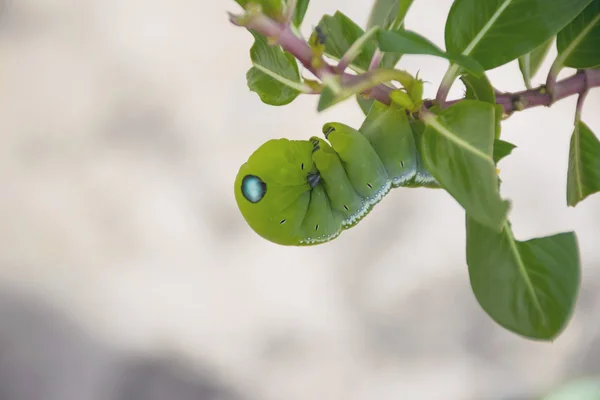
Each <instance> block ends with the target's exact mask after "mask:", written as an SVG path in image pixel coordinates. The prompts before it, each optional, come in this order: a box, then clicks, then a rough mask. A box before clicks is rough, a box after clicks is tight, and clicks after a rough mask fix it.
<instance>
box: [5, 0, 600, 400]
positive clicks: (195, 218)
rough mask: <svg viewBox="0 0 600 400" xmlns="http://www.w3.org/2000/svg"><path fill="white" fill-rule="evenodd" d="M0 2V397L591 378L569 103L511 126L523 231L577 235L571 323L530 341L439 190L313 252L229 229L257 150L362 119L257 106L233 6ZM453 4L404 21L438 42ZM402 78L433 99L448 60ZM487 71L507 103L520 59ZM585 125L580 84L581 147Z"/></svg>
mask: <svg viewBox="0 0 600 400" xmlns="http://www.w3.org/2000/svg"><path fill="white" fill-rule="evenodd" d="M0 4H1V7H2V8H1V9H2V12H1V14H0V51H1V53H0V55H1V57H0V187H1V189H0V190H1V192H0V193H1V196H0V221H1V224H0V243H2V246H0V399H1V400H41V399H44V400H55V399H56V400H59V399H60V400H95V399H106V400H121V399H123V400H125V399H127V400H131V399H134V400H135V399H140V400H147V399H157V400H158V399H170V400H188V399H225V398H227V399H230V398H243V399H260V400H325V399H327V400H329V399H332V400H333V399H343V400H359V399H360V400H363V399H378V400H387V399H390V400H391V399H399V398H406V399H448V400H449V399H474V400H475V399H504V400H508V399H511V400H516V399H531V398H532V397H533V396H536V395H538V394H540V393H543V392H545V391H547V390H549V389H551V388H552V387H554V386H556V385H558V384H560V383H562V382H564V381H566V380H569V379H571V378H574V377H579V376H584V375H594V374H600V348H599V346H600V291H599V289H600V281H599V280H598V278H599V274H600V250H599V249H598V239H599V238H600V223H599V222H600V196H595V197H591V198H589V199H587V200H585V201H584V202H583V203H582V204H581V205H580V206H578V207H577V208H576V209H568V208H567V207H566V200H565V182H566V168H567V159H568V143H569V138H570V133H571V130H572V119H573V110H574V106H575V98H571V99H567V100H564V101H562V102H560V103H558V104H556V105H554V106H553V107H552V108H551V109H548V108H539V109H534V110H529V111H527V112H525V113H522V114H517V115H514V116H513V117H512V118H510V120H508V121H507V122H506V123H505V124H504V131H503V136H504V138H506V139H507V140H509V141H512V142H514V143H516V144H517V145H518V146H519V147H518V149H516V150H515V151H514V153H513V155H512V156H511V157H509V158H508V159H506V160H505V161H503V162H502V163H501V164H500V167H501V176H502V179H503V181H504V184H503V195H504V196H505V197H508V198H511V199H512V200H513V209H512V212H511V219H512V223H513V227H514V230H515V233H516V235H517V237H518V238H519V239H527V238H530V237H533V236H543V235H549V234H552V233H555V232H559V231H565V230H576V232H577V235H578V239H579V243H580V246H581V259H582V263H583V287H582V289H581V294H580V298H579V302H578V305H577V310H576V313H575V315H574V317H573V319H572V322H571V324H570V325H569V326H568V328H567V330H566V331H565V332H564V333H563V334H562V335H561V336H560V337H559V338H558V339H557V340H556V341H555V342H554V343H537V342H533V341H529V340H526V339H523V338H520V337H518V336H516V335H514V334H512V333H509V332H507V331H505V330H504V329H502V328H500V327H499V326H497V325H496V324H495V323H493V322H492V321H491V320H490V318H488V317H487V315H486V314H485V313H484V312H483V311H482V310H481V308H480V307H479V305H478V304H477V302H476V300H475V298H474V296H473V295H472V292H471V289H470V285H469V280H468V276H467V270H466V264H465V250H464V246H465V239H464V220H463V213H462V211H461V208H460V207H459V206H458V205H457V203H456V202H455V201H454V200H453V199H452V198H451V197H450V196H449V195H447V194H445V193H443V192H442V191H432V190H416V189H399V190H395V191H393V192H392V193H391V194H390V195H388V196H387V197H386V198H385V200H384V201H383V202H382V203H381V204H380V205H378V206H377V207H376V209H375V210H374V211H373V212H372V213H371V214H370V215H369V216H368V218H366V219H365V220H364V221H363V222H362V223H361V224H359V225H358V226H357V227H355V228H353V229H351V230H349V231H346V232H345V233H343V234H342V235H341V236H340V237H339V238H338V239H337V240H335V241H333V242H331V243H328V244H324V245H321V246H317V247H312V248H286V247H280V246H277V245H274V244H271V243H269V242H266V241H264V240H262V239H261V238H260V237H258V236H257V235H256V234H255V233H254V232H253V231H252V230H251V229H250V228H249V227H248V226H247V225H246V224H245V222H244V220H243V218H242V216H241V214H240V213H239V211H238V209H237V207H236V204H235V200H234V196H233V187H232V185H233V180H234V178H235V174H236V173H237V169H238V168H239V166H240V165H241V163H243V162H244V161H245V160H246V159H247V157H248V156H249V155H250V154H251V152H252V151H254V149H255V148H257V147H258V146H259V145H260V144H261V143H262V142H264V141H266V140H268V139H270V138H277V137H288V138H295V139H305V138H308V137H310V136H311V135H314V134H316V133H318V132H320V128H321V126H322V124H323V123H324V122H326V121H342V122H344V123H347V124H350V125H353V126H358V125H359V124H360V123H361V119H362V115H361V113H360V111H359V109H358V107H357V106H356V105H355V104H354V102H352V101H349V102H347V103H345V104H342V105H338V106H336V107H334V108H333V109H330V110H327V111H326V112H324V113H322V114H317V113H316V111H315V109H316V97H308V96H306V97H301V98H298V99H297V100H296V101H295V102H294V103H292V104H291V105H289V106H286V107H283V108H275V107H270V106H267V105H264V104H262V103H261V102H260V101H259V98H258V96H257V95H256V94H254V93H251V92H249V91H248V89H247V86H246V81H245V73H246V71H247V69H248V68H249V66H250V60H249V56H248V52H249V48H250V46H251V44H252V41H251V36H250V35H249V34H248V33H247V32H245V31H244V30H243V29H241V28H237V27H234V26H232V25H231V24H229V22H228V19H227V14H226V12H227V11H235V12H237V11H238V10H239V8H238V6H237V4H236V3H235V2H234V1H207V0H201V1H199V0H194V1H192V0H171V1H167V0H128V1H124V0H103V1H95V0H47V1H46V0H8V1H6V0H5V1H4V2H0ZM450 4H451V1H450V0H420V1H416V2H415V4H414V6H413V10H412V11H411V12H410V13H409V15H408V17H407V21H406V23H407V26H408V27H409V28H411V29H414V30H416V31H418V32H420V33H422V34H424V35H425V36H427V37H428V38H430V39H431V40H433V41H434V42H435V43H437V44H438V45H440V46H443V27H444V22H445V18H446V14H447V12H448V9H449V7H450ZM370 5H371V2H370V1H364V0H346V1H342V0H321V1H319V0H313V1H312V4H311V5H310V8H309V11H308V14H307V17H306V20H305V27H304V29H303V31H304V32H305V33H306V34H308V33H309V32H310V29H311V27H312V26H314V25H316V23H317V22H318V20H319V18H320V16H321V15H322V14H324V13H333V12H335V11H336V10H337V9H340V10H341V11H342V12H344V13H345V14H347V15H348V16H350V17H351V18H353V19H354V20H355V21H357V22H359V23H361V24H364V23H365V22H366V19H367V16H368V12H369V8H370ZM555 54H556V52H555V50H554V49H553V50H552V52H551V53H550V58H551V57H552V56H554V55H555ZM550 62H551V60H550V59H549V60H547V62H546V63H545V65H544V67H543V70H544V71H546V70H547V68H548V67H549V64H550ZM399 67H400V68H403V69H407V70H409V71H410V72H413V73H416V72H417V71H418V70H420V76H421V77H423V78H424V79H426V80H427V81H429V82H431V84H429V85H428V86H426V95H427V96H429V97H431V96H433V95H434V93H435V90H436V84H437V83H438V82H439V81H440V79H441V77H442V75H443V73H444V72H445V68H446V67H447V64H446V62H445V61H443V60H438V59H436V58H433V57H418V56H410V57H405V58H404V59H403V60H402V61H401V62H400V64H399ZM570 73H572V71H565V73H564V74H565V75H567V74H570ZM489 75H490V78H491V80H492V82H494V84H495V85H496V86H497V87H498V88H499V89H501V90H520V89H522V88H523V84H522V80H521V77H520V72H519V70H518V66H517V65H516V63H511V64H509V65H506V66H504V67H501V68H499V69H497V70H494V71H491V72H490V73H489ZM542 75H543V73H541V74H540V75H539V76H538V77H537V78H536V79H535V83H536V84H538V83H541V82H542V81H543V76H542ZM461 92H462V88H461V87H460V85H458V84H457V85H456V86H455V88H454V89H453V91H452V94H451V97H457V96H460V95H461ZM599 109H600V91H594V92H592V93H591V94H590V96H589V97H588V100H587V103H586V106H585V109H584V120H585V121H586V122H587V124H588V125H589V126H590V127H591V128H592V130H594V131H595V132H596V134H600V114H598V110H599ZM132 360H133V361H132ZM132 365H133V366H132ZM236 396H239V397H236Z"/></svg>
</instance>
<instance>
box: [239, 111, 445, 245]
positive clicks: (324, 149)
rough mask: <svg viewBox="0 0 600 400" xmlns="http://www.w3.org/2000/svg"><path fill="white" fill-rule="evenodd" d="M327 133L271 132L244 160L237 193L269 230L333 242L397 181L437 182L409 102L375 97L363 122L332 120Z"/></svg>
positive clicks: (264, 231) (291, 238)
mask: <svg viewBox="0 0 600 400" xmlns="http://www.w3.org/2000/svg"><path fill="white" fill-rule="evenodd" d="M417 128H419V127H418V126H417ZM421 133H422V132H421ZM323 134H324V138H321V137H316V136H313V137H311V138H310V139H309V140H288V139H273V140H269V141H268V142H266V143H264V144H263V145H262V146H261V147H259V148H258V149H257V150H256V151H255V152H254V153H253V154H252V155H251V156H250V157H249V158H248V161H247V162H246V163H244V164H243V165H242V166H241V167H240V170H239V172H238V174H237V177H236V180H235V188H234V189H235V197H236V201H237V204H238V207H239V208H240V211H241V213H242V215H243V217H244V219H245V220H246V221H247V223H248V224H249V225H250V227H251V228H252V229H253V230H254V231H255V232H256V233H258V234H259V235H260V236H262V237H263V238H265V239H267V240H269V241H271V242H274V243H277V244H280V245H288V246H289V245H294V246H305V245H315V244H319V243H324V242H328V241H330V240H332V239H334V238H336V237H337V236H339V235H340V234H341V232H342V231H343V230H345V229H349V228H350V227H352V226H354V225H356V224H357V223H358V222H359V221H360V220H362V219H363V218H364V217H365V216H366V215H367V214H368V213H369V212H370V211H371V210H372V208H373V207H374V206H375V205H376V204H377V203H379V202H380V201H381V200H382V199H383V197H385V195H386V194H387V193H388V192H389V191H390V190H391V189H392V188H395V187H400V186H406V187H423V186H426V185H433V186H429V187H436V186H435V185H436V184H435V180H434V179H433V178H432V177H431V175H430V174H429V173H428V172H427V170H426V169H425V167H424V166H423V165H422V162H421V159H420V156H419V152H418V148H417V145H418V143H417V142H418V139H415V137H416V136H415V135H418V134H419V132H418V130H415V125H414V124H411V121H410V120H409V117H408V116H407V114H406V112H405V111H404V110H403V109H399V108H394V107H388V106H385V105H383V104H380V103H377V102H376V103H374V105H373V107H372V109H371V111H370V113H369V115H368V116H367V118H366V120H365V122H364V123H363V125H362V126H361V127H360V128H359V130H356V129H354V128H351V127H349V126H348V125H345V124H342V123H328V124H325V125H324V126H323Z"/></svg>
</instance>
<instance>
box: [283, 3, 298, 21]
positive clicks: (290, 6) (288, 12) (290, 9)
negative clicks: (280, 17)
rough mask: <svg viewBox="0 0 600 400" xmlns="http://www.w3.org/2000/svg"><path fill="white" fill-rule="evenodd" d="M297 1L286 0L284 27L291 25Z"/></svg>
mask: <svg viewBox="0 0 600 400" xmlns="http://www.w3.org/2000/svg"><path fill="white" fill-rule="evenodd" d="M297 1H298V0H288V2H287V6H286V9H285V17H284V21H285V24H286V25H291V24H292V20H293V19H294V13H295V12H296V3H297Z"/></svg>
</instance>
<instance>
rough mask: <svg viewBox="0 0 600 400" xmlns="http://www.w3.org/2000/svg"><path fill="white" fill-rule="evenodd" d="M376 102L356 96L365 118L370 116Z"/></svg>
mask: <svg viewBox="0 0 600 400" xmlns="http://www.w3.org/2000/svg"><path fill="white" fill-rule="evenodd" d="M374 101H375V100H373V99H365V98H363V97H361V95H356V102H357V103H358V105H359V106H360V109H361V110H362V112H363V113H364V114H365V116H366V115H367V114H369V111H370V110H371V106H373V102H374Z"/></svg>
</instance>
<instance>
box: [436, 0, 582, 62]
mask: <svg viewBox="0 0 600 400" xmlns="http://www.w3.org/2000/svg"><path fill="white" fill-rule="evenodd" d="M590 1H591V0H455V1H454V3H453V4H452V7H451V8H450V12H449V13H448V18H447V20H446V28H445V39H446V50H447V51H448V52H450V53H456V54H463V55H465V56H471V57H473V58H474V59H476V60H477V61H478V62H479V63H480V64H481V65H482V66H483V67H484V68H485V69H486V70H489V69H492V68H496V67H499V66H501V65H503V64H506V63H508V62H510V61H512V60H515V59H516V58H518V57H520V56H522V55H524V54H526V53H529V52H530V51H532V50H533V49H535V48H536V47H538V46H540V45H541V44H542V43H544V42H545V41H547V40H548V39H550V38H551V37H552V36H554V35H556V34H557V33H558V32H559V31H560V30H561V29H562V28H564V27H565V26H566V25H567V24H568V23H569V22H570V21H571V20H572V19H574V18H575V17H576V16H577V15H578V14H579V13H580V12H581V11H583V9H584V8H585V7H586V6H587V5H588V4H589V3H590Z"/></svg>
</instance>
